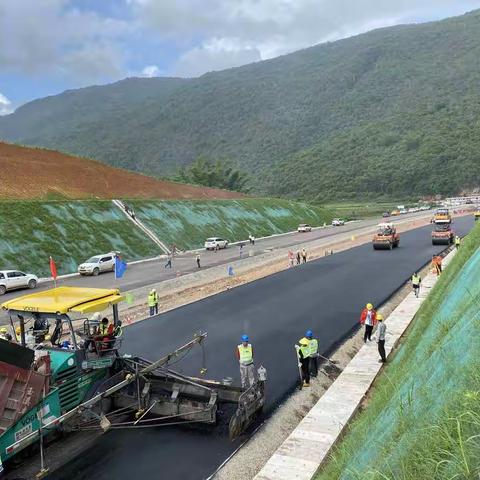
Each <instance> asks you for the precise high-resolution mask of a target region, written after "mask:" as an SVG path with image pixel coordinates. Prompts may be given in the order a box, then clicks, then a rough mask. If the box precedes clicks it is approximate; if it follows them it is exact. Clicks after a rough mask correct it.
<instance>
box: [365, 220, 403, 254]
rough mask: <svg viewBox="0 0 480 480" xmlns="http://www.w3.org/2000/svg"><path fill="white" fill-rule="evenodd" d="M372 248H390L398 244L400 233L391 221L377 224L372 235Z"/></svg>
mask: <svg viewBox="0 0 480 480" xmlns="http://www.w3.org/2000/svg"><path fill="white" fill-rule="evenodd" d="M372 243H373V249H374V250H385V249H388V250H392V249H393V248H395V247H398V245H399V244H400V235H399V234H398V233H397V229H396V227H395V225H393V223H380V224H378V227H377V231H376V233H375V235H374V236H373V241H372Z"/></svg>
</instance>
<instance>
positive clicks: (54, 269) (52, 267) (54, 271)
mask: <svg viewBox="0 0 480 480" xmlns="http://www.w3.org/2000/svg"><path fill="white" fill-rule="evenodd" d="M50 272H51V274H52V278H53V279H54V280H56V279H57V266H56V265H55V260H54V259H53V258H52V257H50Z"/></svg>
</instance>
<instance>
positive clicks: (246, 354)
mask: <svg viewBox="0 0 480 480" xmlns="http://www.w3.org/2000/svg"><path fill="white" fill-rule="evenodd" d="M237 348H238V354H239V356H240V364H241V365H250V364H251V363H252V362H253V349H252V345H251V344H250V343H249V344H248V345H247V346H246V347H245V346H244V345H243V343H241V344H240V345H238V347H237Z"/></svg>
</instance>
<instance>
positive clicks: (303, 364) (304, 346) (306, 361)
mask: <svg viewBox="0 0 480 480" xmlns="http://www.w3.org/2000/svg"><path fill="white" fill-rule="evenodd" d="M298 344H299V347H298V348H297V351H298V358H299V359H300V368H301V371H302V380H303V386H304V387H309V386H310V342H309V341H308V339H307V338H305V337H303V338H301V339H300V340H299V342H298Z"/></svg>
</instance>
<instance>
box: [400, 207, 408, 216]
mask: <svg viewBox="0 0 480 480" xmlns="http://www.w3.org/2000/svg"><path fill="white" fill-rule="evenodd" d="M406 213H408V210H407V209H406V208H402V209H401V210H400V215H405V214H406Z"/></svg>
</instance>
